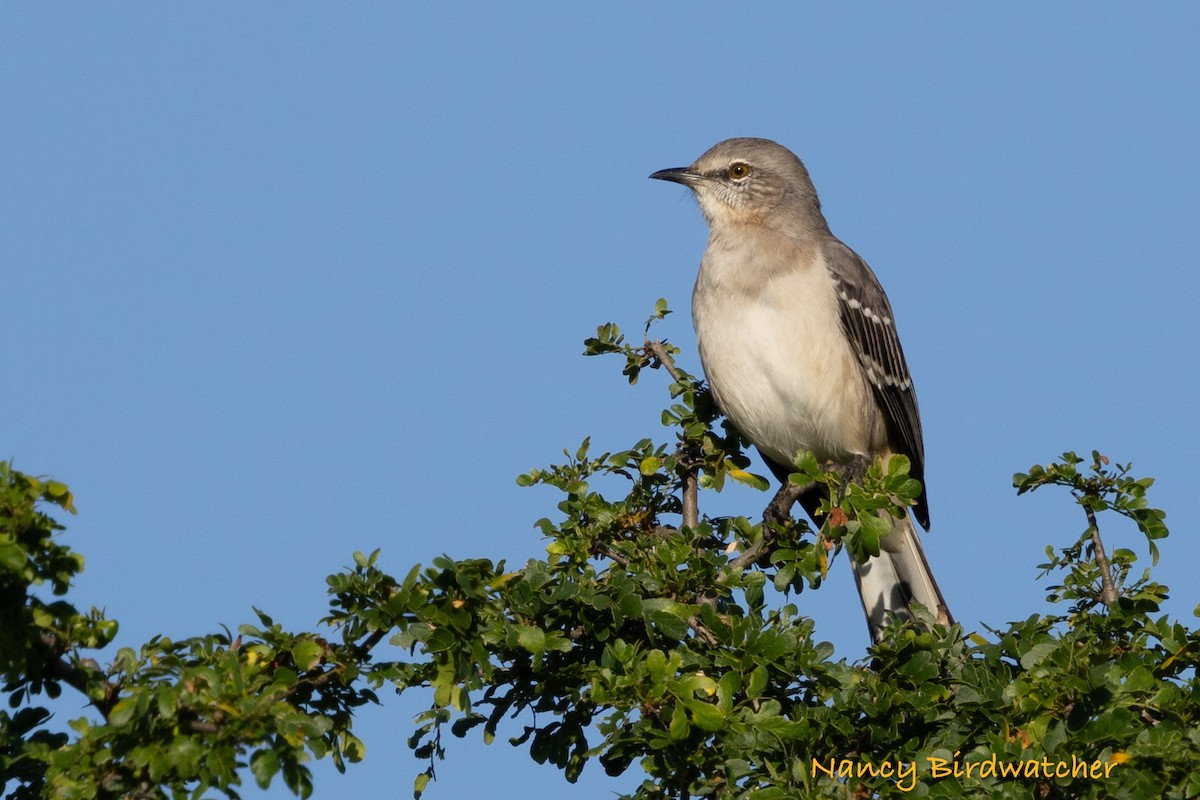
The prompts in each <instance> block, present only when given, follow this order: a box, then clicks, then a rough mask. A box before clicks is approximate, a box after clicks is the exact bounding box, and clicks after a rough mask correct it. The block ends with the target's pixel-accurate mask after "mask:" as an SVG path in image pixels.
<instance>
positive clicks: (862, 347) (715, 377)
mask: <svg viewBox="0 0 1200 800" xmlns="http://www.w3.org/2000/svg"><path fill="white" fill-rule="evenodd" d="M650 177H651V178H654V179H656V180H663V181H670V182H673V183H678V184H682V185H683V186H686V187H687V188H689V189H691V191H692V193H693V194H694V195H695V197H696V201H697V203H698V205H699V207H700V212H701V214H703V216H704V219H705V220H706V221H707V223H708V227H709V236H708V245H707V248H706V249H705V251H704V256H703V258H702V259H701V261H700V269H699V272H698V273H697V276H696V284H695V288H694V290H693V293H692V322H693V325H694V327H695V330H696V340H697V344H698V345H699V350H700V363H701V366H702V367H703V370H704V375H705V378H706V380H707V382H708V385H709V387H710V389H711V390H712V393H713V397H714V398H715V400H716V402H717V405H718V407H719V408H720V409H721V411H722V413H723V414H724V415H725V416H726V417H727V418H728V419H729V420H730V421H731V422H732V423H733V425H734V426H735V427H736V428H737V429H738V430H739V431H740V432H741V433H742V434H743V435H744V436H745V437H746V438H747V439H748V440H749V441H750V442H751V443H752V444H753V445H754V446H755V447H756V448H757V449H758V451H759V452H760V453H761V454H762V456H763V458H764V460H765V461H766V464H767V466H768V468H769V469H770V470H771V472H772V473H774V475H775V476H776V477H777V478H778V479H779V480H780V481H781V482H782V483H783V484H784V485H785V486H786V485H787V481H788V474H789V473H791V472H793V471H794V470H793V468H792V465H793V463H794V460H795V458H796V456H797V454H798V452H800V451H802V450H807V451H811V452H812V453H813V454H814V455H815V456H816V457H817V458H818V459H819V460H821V461H824V462H832V463H835V464H840V465H846V466H850V465H853V464H860V465H861V464H864V463H869V460H870V459H874V458H877V457H880V456H882V457H884V459H885V463H886V458H887V457H888V456H890V455H892V454H897V453H898V454H903V455H905V456H907V457H908V459H909V462H910V465H911V466H910V475H911V476H912V477H914V478H916V479H917V480H919V481H921V483H922V490H921V494H920V496H919V498H918V499H917V501H916V503H915V505H914V506H913V508H912V515H913V516H915V517H916V520H917V522H919V523H920V525H921V527H922V528H924V529H925V530H928V529H929V524H930V522H929V500H928V496H927V494H926V492H925V490H924V472H925V450H924V442H923V439H922V433H921V416H920V412H919V411H918V408H917V397H916V392H915V390H914V388H913V381H912V376H911V374H910V372H909V368H908V364H907V362H906V361H905V358H904V351H903V349H902V348H901V346H900V339H899V336H898V335H897V333H896V323H895V317H894V316H893V314H892V309H891V304H890V303H889V302H888V298H887V295H886V294H885V293H884V290H883V287H882V286H881V285H880V283H879V279H878V278H876V276H875V273H874V272H873V271H872V270H871V268H870V267H869V266H868V265H867V263H866V261H864V260H863V259H862V258H861V257H859V255H858V254H857V253H855V252H854V251H853V250H851V249H850V248H849V247H847V246H846V245H845V244H843V243H842V242H841V240H839V239H838V238H837V237H836V236H834V235H833V233H832V232H831V231H830V229H829V225H828V223H827V222H826V220H825V216H824V214H823V213H822V211H821V203H820V200H819V199H818V197H817V192H816V189H815V188H814V186H813V183H812V180H811V178H810V177H809V173H808V169H807V168H806V167H805V166H804V163H803V162H802V161H801V160H800V159H799V158H798V157H797V156H796V155H795V154H794V153H793V152H792V151H791V150H789V149H787V148H786V147H784V146H783V145H780V144H778V143H777V142H774V141H771V140H769V139H758V138H737V139H726V140H725V141H722V142H719V143H718V144H716V145H714V146H713V147H712V148H710V149H709V150H708V151H707V152H705V153H704V154H703V155H701V156H700V157H699V158H698V159H696V161H695V162H694V163H692V165H691V166H688V167H675V168H671V169H664V170H659V171H657V172H655V173H653V174H652V175H650ZM822 491H827V490H826V489H825V488H824V487H814V488H813V489H811V490H809V491H808V492H806V493H805V494H802V495H801V496H800V498H799V502H800V504H801V506H802V507H803V508H804V509H805V511H806V512H807V513H808V514H809V516H810V517H813V519H814V521H817V522H818V523H819V522H820V520H819V519H818V513H817V509H818V507H819V505H820V502H821V500H822V494H821V492H822ZM851 562H852V564H853V571H854V577H855V584H856V586H857V588H858V592H859V596H860V598H861V599H862V604H863V611H864V614H865V616H866V618H867V626H868V628H869V630H870V633H871V636H872V640H876V641H877V640H878V639H879V638H880V635H881V633H882V631H883V629H884V627H885V626H886V624H887V622H888V620H889V618H890V617H892V616H895V617H898V618H900V619H908V620H913V619H917V615H916V613H915V608H914V604H920V605H921V606H924V607H925V608H926V609H927V610H928V611H929V612H930V613H931V614H932V615H933V616H934V618H935V620H936V621H937V622H938V623H941V624H947V625H948V624H950V623H952V622H953V618H952V617H951V615H950V611H949V607H948V606H947V604H946V601H945V598H944V597H943V595H942V592H941V589H940V588H939V587H938V585H937V581H936V580H935V579H934V576H933V572H932V570H931V569H930V567H929V562H928V560H927V559H926V557H925V553H924V550H923V549H922V547H921V542H920V539H919V538H918V536H917V533H916V529H915V528H914V526H913V524H912V519H911V518H910V516H909V514H907V513H905V514H904V515H903V517H902V518H901V519H899V520H896V521H895V522H894V523H893V526H892V529H891V531H890V532H889V533H888V535H887V536H885V537H883V539H882V540H881V542H880V554H879V555H878V556H875V557H868V558H867V559H865V560H863V561H858V560H856V559H854V558H853V557H852V558H851Z"/></svg>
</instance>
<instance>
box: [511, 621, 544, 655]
mask: <svg viewBox="0 0 1200 800" xmlns="http://www.w3.org/2000/svg"><path fill="white" fill-rule="evenodd" d="M513 629H514V630H515V631H516V633H517V644H518V645H520V646H521V647H523V648H525V649H526V650H528V651H529V652H531V653H541V652H542V651H543V650H545V649H546V632H545V631H543V630H542V629H541V628H535V627H533V626H532V625H514V626H513Z"/></svg>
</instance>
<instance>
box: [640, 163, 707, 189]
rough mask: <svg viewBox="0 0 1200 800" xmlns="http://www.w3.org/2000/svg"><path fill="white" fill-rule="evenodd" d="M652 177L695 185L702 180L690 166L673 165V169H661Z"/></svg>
mask: <svg viewBox="0 0 1200 800" xmlns="http://www.w3.org/2000/svg"><path fill="white" fill-rule="evenodd" d="M650 177H651V178H653V179H654V180H656V181H671V183H682V184H683V185H684V186H695V185H696V183H697V182H698V181H699V180H700V176H699V175H697V174H696V173H695V172H692V170H691V168H690V167H672V168H671V169H660V170H659V171H658V172H655V173H654V174H653V175H651V176H650Z"/></svg>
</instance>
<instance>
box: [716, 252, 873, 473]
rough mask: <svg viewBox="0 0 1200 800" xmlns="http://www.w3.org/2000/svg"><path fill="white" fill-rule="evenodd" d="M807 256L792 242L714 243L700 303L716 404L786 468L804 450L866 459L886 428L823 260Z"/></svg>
mask: <svg viewBox="0 0 1200 800" xmlns="http://www.w3.org/2000/svg"><path fill="white" fill-rule="evenodd" d="M743 241H745V240H744V239H743ZM804 252H805V251H804V250H803V249H801V248H798V247H796V246H795V244H794V243H792V242H791V240H786V241H783V242H771V241H766V242H763V241H759V242H757V245H756V246H752V247H747V246H745V245H740V244H739V245H735V246H732V247H731V246H729V245H727V244H726V243H725V242H722V241H720V240H713V241H710V243H709V249H708V251H707V252H706V253H705V256H704V261H703V263H702V264H701V269H700V274H699V276H698V277H697V281H696V289H695V293H694V294H693V297H692V318H693V322H694V324H695V326H696V337H697V339H698V342H699V345H700V360H701V363H702V364H703V366H704V374H705V376H706V377H707V378H708V382H709V385H710V386H711V387H712V389H713V393H714V394H715V396H716V398H717V402H718V403H719V404H720V406H721V409H722V411H724V412H725V414H726V416H728V417H729V418H730V419H731V420H732V421H733V423H734V424H735V425H736V426H737V427H738V428H739V429H740V430H741V431H742V432H743V433H744V434H745V435H746V436H747V438H749V439H750V441H752V442H753V443H754V444H755V445H756V446H757V447H758V448H759V449H761V450H762V451H763V452H764V453H765V454H766V455H768V456H769V457H770V458H771V459H772V460H774V461H779V462H782V463H791V461H792V458H793V457H794V456H795V453H796V451H797V450H800V449H806V450H813V451H814V452H816V454H817V456H818V457H819V458H823V459H826V458H832V459H837V460H844V459H846V458H847V457H848V456H850V455H854V454H864V455H865V454H868V453H870V452H871V447H870V446H871V439H872V433H873V431H874V430H875V429H876V427H877V425H878V420H877V417H878V412H877V411H876V405H875V403H874V402H873V401H871V398H870V388H869V387H868V385H867V383H866V380H865V378H864V377H863V374H862V370H861V368H860V367H859V365H858V362H857V360H856V358H855V356H854V353H853V352H852V350H851V348H850V345H849V343H848V341H847V340H846V337H845V336H844V335H843V333H842V328H841V321H840V319H839V316H838V303H837V298H836V296H835V295H834V289H833V283H832V281H831V280H830V279H829V277H828V274H827V273H826V271H825V270H826V267H825V263H824V260H823V259H821V258H820V256H819V255H817V254H816V253H815V251H808V252H812V255H810V256H809V257H808V258H807V259H806V258H804V256H803V253H804ZM781 265H782V268H781Z"/></svg>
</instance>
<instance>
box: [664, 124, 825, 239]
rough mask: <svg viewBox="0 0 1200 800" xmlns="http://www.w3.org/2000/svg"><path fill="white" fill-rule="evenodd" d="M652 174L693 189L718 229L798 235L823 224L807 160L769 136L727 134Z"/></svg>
mask: <svg viewBox="0 0 1200 800" xmlns="http://www.w3.org/2000/svg"><path fill="white" fill-rule="evenodd" d="M650 177H651V178H655V179H657V180H663V181H672V182H673V183H681V184H683V185H684V186H686V187H688V188H689V189H691V190H692V191H693V192H695V194H696V200H697V202H699V204H700V211H701V212H702V213H703V214H704V218H705V219H706V220H707V221H708V225H709V227H710V228H711V229H712V230H713V231H714V232H719V231H721V230H723V229H726V228H731V227H737V226H741V225H756V226H761V227H765V228H769V229H772V230H777V231H780V232H781V233H787V234H789V235H794V236H798V235H803V234H805V233H811V232H813V231H816V230H822V229H825V218H824V217H823V216H822V214H821V204H820V201H819V200H817V192H816V190H815V189H814V188H813V185H812V180H811V179H810V178H809V177H808V170H807V169H805V167H804V163H803V162H801V161H800V159H799V158H797V157H796V155H795V154H794V153H792V151H791V150H788V149H787V148H786V147H784V146H783V145H780V144H777V143H775V142H772V141H771V140H769V139H726V140H725V141H723V142H720V143H718V144H716V145H714V146H713V147H712V148H711V149H709V150H708V152H706V153H705V154H704V155H702V156H700V157H699V158H698V159H696V161H695V163H693V164H692V165H691V166H690V167H675V168H673V169H663V170H659V171H658V172H655V173H654V174H653V175H651V176H650Z"/></svg>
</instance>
